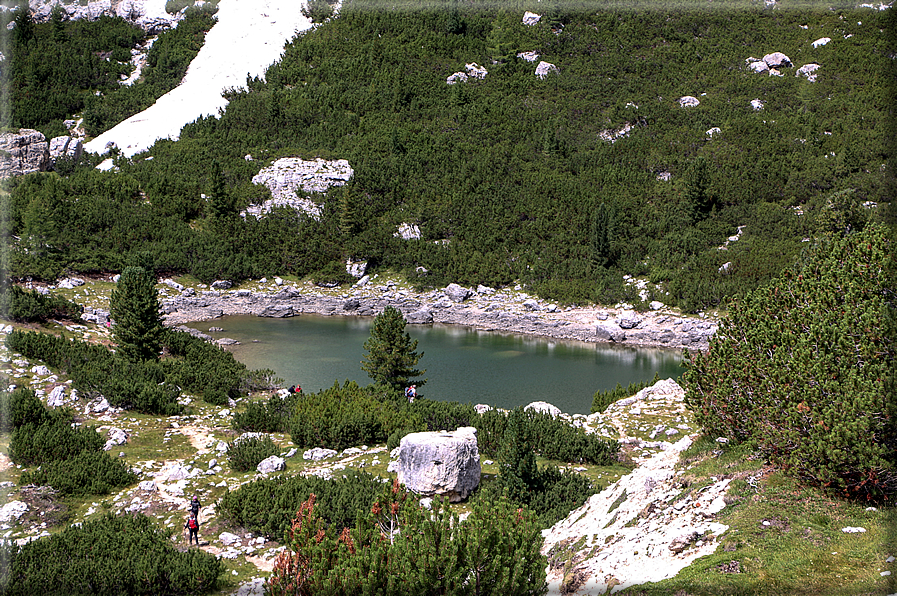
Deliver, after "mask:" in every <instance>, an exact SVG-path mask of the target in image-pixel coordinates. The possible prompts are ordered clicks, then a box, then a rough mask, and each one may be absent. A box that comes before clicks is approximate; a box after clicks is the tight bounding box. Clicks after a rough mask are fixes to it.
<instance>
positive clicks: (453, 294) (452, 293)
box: [444, 284, 473, 302]
mask: <svg viewBox="0 0 897 596" xmlns="http://www.w3.org/2000/svg"><path fill="white" fill-rule="evenodd" d="M444 292H445V295H446V296H447V297H448V299H449V300H451V301H452V302H464V301H465V300H467V298H468V297H469V296H470V295H471V294H472V293H473V292H471V291H470V289H469V288H465V287H463V286H459V285H458V284H449V285H447V286H446V287H445V290H444Z"/></svg>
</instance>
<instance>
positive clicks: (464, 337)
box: [190, 315, 684, 414]
mask: <svg viewBox="0 0 897 596" xmlns="http://www.w3.org/2000/svg"><path fill="white" fill-rule="evenodd" d="M373 321H374V320H373V318H370V317H343V316H340V317H325V316H315V315H302V316H298V317H291V318H281V319H278V318H264V317H255V316H230V317H222V318H220V319H215V320H213V321H203V322H198V323H192V324H191V325H190V327H192V328H194V329H198V330H200V331H203V332H204V333H209V328H221V329H223V331H213V332H211V333H209V335H211V336H212V337H213V338H215V339H219V338H224V337H227V338H231V339H234V340H236V341H238V342H240V343H239V344H235V345H230V346H227V349H228V350H229V351H231V352H232V353H233V354H234V356H235V357H236V358H237V359H238V360H239V361H240V362H243V363H244V364H246V365H247V366H248V367H249V368H250V369H259V368H270V369H272V370H274V371H275V373H276V374H277V376H278V377H280V378H281V379H283V381H284V385H285V386H287V387H289V386H290V385H300V386H301V387H302V390H303V391H304V392H305V393H310V392H317V391H320V390H321V389H326V388H328V387H332V386H333V384H334V383H335V382H337V381H338V382H339V383H341V384H342V383H343V382H345V381H346V380H352V381H357V382H358V383H359V384H361V385H366V384H368V383H370V382H371V381H370V379H369V378H368V377H367V374H366V373H365V372H364V371H363V370H362V369H361V361H362V359H363V357H364V355H365V349H364V342H365V341H366V340H367V339H368V337H369V336H370V328H371V325H372V324H373ZM405 331H406V332H407V333H408V334H409V335H410V336H411V337H412V339H416V340H418V346H417V352H418V354H420V353H423V357H422V358H421V359H420V361H419V362H418V365H417V368H418V369H425V370H426V373H425V374H424V375H423V378H425V379H426V380H427V382H426V384H425V385H424V386H420V385H419V386H418V395H420V396H422V397H427V398H429V399H434V400H442V401H458V402H461V403H468V402H469V403H472V404H488V405H490V406H494V407H497V408H505V409H512V408H514V407H516V406H523V405H526V404H528V403H531V402H534V401H545V402H548V403H551V404H553V405H555V406H557V407H558V408H560V409H561V410H562V411H563V412H566V413H568V414H588V413H589V410H590V408H591V405H592V397H593V396H594V394H595V392H596V391H599V390H607V389H613V388H614V387H616V385H617V384H618V383H619V384H621V385H623V386H624V387H625V386H627V385H629V384H630V383H633V382H641V381H648V380H651V379H652V378H653V377H654V374H655V373H659V375H660V378H678V377H679V376H680V375H681V373H682V372H683V370H684V369H683V368H682V365H681V363H682V354H681V352H679V351H678V350H669V349H666V350H664V349H655V348H643V347H627V346H616V345H609V344H603V343H600V344H593V343H585V342H575V341H561V340H556V339H550V338H542V337H534V336H528V335H518V334H507V333H494V332H488V331H480V330H477V329H474V328H470V327H461V326H455V325H439V324H433V325H408V326H407V327H405Z"/></svg>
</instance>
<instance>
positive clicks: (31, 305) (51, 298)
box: [0, 285, 84, 323]
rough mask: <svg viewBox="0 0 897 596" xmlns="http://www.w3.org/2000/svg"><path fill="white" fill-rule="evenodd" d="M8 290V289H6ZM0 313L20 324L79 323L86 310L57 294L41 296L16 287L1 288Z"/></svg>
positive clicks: (35, 292) (36, 292)
mask: <svg viewBox="0 0 897 596" xmlns="http://www.w3.org/2000/svg"><path fill="white" fill-rule="evenodd" d="M4 288H8V289H4ZM0 290H2V291H0V313H3V316H4V318H7V319H9V320H12V321H16V322H19V323H26V322H44V321H46V320H47V319H70V320H72V321H75V322H78V321H80V320H81V313H82V312H83V311H84V308H83V307H82V306H81V305H79V304H75V303H74V302H72V301H70V300H66V299H65V298H63V297H62V296H58V295H56V294H41V293H40V292H38V291H37V290H25V289H23V288H20V287H19V286H16V285H11V286H4V287H3V288H0Z"/></svg>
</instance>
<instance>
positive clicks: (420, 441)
mask: <svg viewBox="0 0 897 596" xmlns="http://www.w3.org/2000/svg"><path fill="white" fill-rule="evenodd" d="M476 432H477V431H476V429H475V428H473V427H469V426H465V427H461V428H459V429H457V430H455V431H453V432H423V433H411V434H409V435H405V436H404V437H403V438H402V442H401V444H400V445H399V458H398V459H399V469H398V478H399V482H400V483H402V484H404V485H405V486H406V487H407V488H408V489H409V490H411V491H413V492H415V493H417V494H420V495H424V496H435V495H441V496H444V497H447V498H448V500H449V501H451V502H452V503H456V502H458V501H462V500H464V499H466V498H467V497H468V495H470V493H471V492H472V491H473V490H474V489H475V488H476V487H477V486H479V484H480V451H479V449H478V447H477V435H476Z"/></svg>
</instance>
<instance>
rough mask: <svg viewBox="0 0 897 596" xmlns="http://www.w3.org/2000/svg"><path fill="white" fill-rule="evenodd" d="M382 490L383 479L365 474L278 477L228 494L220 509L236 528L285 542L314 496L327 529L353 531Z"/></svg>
mask: <svg viewBox="0 0 897 596" xmlns="http://www.w3.org/2000/svg"><path fill="white" fill-rule="evenodd" d="M382 487H383V485H382V482H381V480H380V477H379V476H373V475H371V474H368V473H365V472H351V473H349V474H347V475H346V476H345V477H342V478H334V479H332V480H325V479H324V478H319V477H317V476H307V477H302V476H289V477H287V476H277V477H275V478H263V479H261V480H255V481H253V482H250V483H248V484H244V485H242V486H241V487H240V488H238V489H237V490H235V491H229V492H227V493H225V495H224V496H223V497H222V498H221V501H220V502H219V507H220V510H221V513H222V514H223V515H224V516H225V517H226V518H227V519H228V520H229V521H230V522H231V523H232V524H234V525H236V526H240V527H245V528H248V529H250V530H252V531H253V532H257V533H259V534H263V535H264V536H267V537H268V538H271V539H273V540H278V541H284V540H285V537H286V536H288V532H289V529H290V522H291V521H292V520H293V517H294V516H295V515H296V512H297V511H299V506H300V505H301V504H302V503H303V502H305V501H306V500H307V499H308V497H309V496H310V495H311V494H314V495H315V496H316V498H317V503H318V505H317V506H316V507H315V511H317V512H318V515H320V516H321V518H322V519H323V520H324V523H325V525H327V526H328V527H334V528H340V529H342V528H347V527H351V526H352V524H354V523H355V518H356V517H357V516H358V515H359V514H362V515H364V514H367V513H369V512H370V510H371V504H372V503H373V502H374V500H375V499H376V497H377V495H378V494H379V493H380V491H381V489H382Z"/></svg>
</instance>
